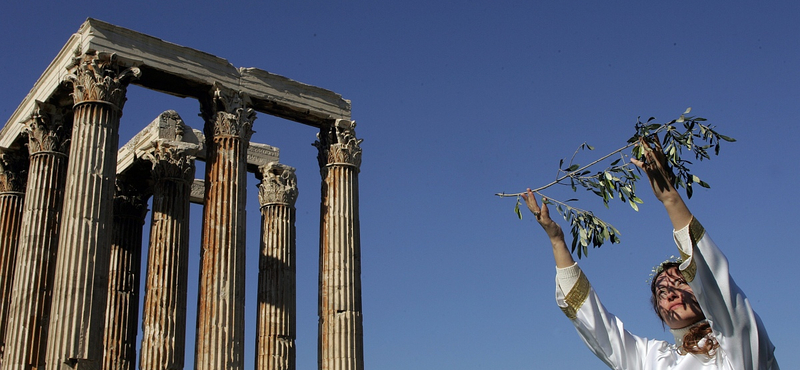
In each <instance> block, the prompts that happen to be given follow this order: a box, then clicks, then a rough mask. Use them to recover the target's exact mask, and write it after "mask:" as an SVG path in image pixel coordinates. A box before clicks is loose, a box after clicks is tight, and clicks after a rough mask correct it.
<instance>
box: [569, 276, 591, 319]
mask: <svg viewBox="0 0 800 370" xmlns="http://www.w3.org/2000/svg"><path fill="white" fill-rule="evenodd" d="M591 287H592V286H591V284H589V279H587V278H586V275H584V274H583V271H581V275H580V276H579V277H578V281H576V282H575V285H574V286H573V287H572V289H570V290H569V293H567V296H566V297H564V301H566V302H567V307H561V311H564V314H565V315H567V317H569V318H570V320H574V319H575V318H576V317H577V316H578V310H579V309H580V308H581V306H583V302H585V301H586V298H587V297H588V296H589V288H591Z"/></svg>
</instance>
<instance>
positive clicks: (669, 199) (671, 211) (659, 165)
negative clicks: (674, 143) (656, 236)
mask: <svg viewBox="0 0 800 370" xmlns="http://www.w3.org/2000/svg"><path fill="white" fill-rule="evenodd" d="M639 145H641V147H642V148H643V149H644V161H640V160H636V159H634V158H631V162H633V164H635V165H636V166H637V167H639V168H641V169H642V171H644V173H645V174H647V179H648V180H650V186H651V187H652V188H653V194H655V196H656V198H657V199H658V200H659V201H661V203H663V204H664V208H666V210H667V214H668V215H669V219H670V221H671V222H672V227H673V228H674V229H675V230H680V229H682V228H683V227H685V226H686V225H688V224H689V222H690V221H692V213H691V212H690V211H689V208H688V207H686V203H684V202H683V198H681V195H680V194H679V193H678V191H677V190H675V187H674V186H672V180H673V178H674V177H675V175H673V174H672V171H670V170H669V167H668V166H667V157H666V156H665V155H664V150H663V149H661V144H660V143H659V141H658V136H655V138H654V140H653V147H651V146H650V144H649V143H648V141H647V140H645V139H644V138H643V137H642V138H639Z"/></svg>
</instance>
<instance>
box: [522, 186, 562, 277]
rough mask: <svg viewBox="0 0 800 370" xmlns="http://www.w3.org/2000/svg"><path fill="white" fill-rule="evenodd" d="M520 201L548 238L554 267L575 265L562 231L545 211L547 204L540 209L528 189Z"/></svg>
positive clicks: (548, 211) (543, 204)
mask: <svg viewBox="0 0 800 370" xmlns="http://www.w3.org/2000/svg"><path fill="white" fill-rule="evenodd" d="M522 199H525V204H526V205H527V206H528V209H529V210H531V212H532V213H533V215H534V216H535V217H536V221H537V222H539V225H541V226H542V228H543V229H544V231H545V232H546V233H547V236H548V237H549V238H550V244H552V245H553V258H555V260H556V267H558V268H565V267H570V266H572V265H574V264H575V260H574V259H573V258H572V254H571V253H569V249H567V243H566V242H565V241H564V231H562V230H561V226H559V225H558V224H557V223H556V222H555V221H553V219H551V218H550V210H548V209H547V204H545V203H544V202H542V205H541V207H540V206H539V203H538V202H537V201H536V196H535V195H534V194H533V191H531V189H530V188H528V191H527V192H526V193H525V194H522Z"/></svg>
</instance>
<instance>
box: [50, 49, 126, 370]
mask: <svg viewBox="0 0 800 370" xmlns="http://www.w3.org/2000/svg"><path fill="white" fill-rule="evenodd" d="M74 70H75V73H76V74H75V75H73V76H72V77H73V98H74V100H75V106H74V107H73V111H74V118H73V131H72V144H71V150H70V154H69V164H68V166H67V183H66V191H65V194H64V208H63V211H62V216H63V219H62V222H61V235H60V239H59V247H58V256H57V258H56V272H55V283H54V284H53V298H52V299H53V300H52V308H51V316H50V332H49V338H48V341H47V355H46V369H48V370H61V369H62V367H63V366H65V365H66V366H68V367H72V368H76V369H81V368H84V367H86V368H98V367H100V366H101V362H102V357H103V335H104V331H103V326H104V315H105V308H106V298H107V291H108V263H109V246H110V243H111V232H110V230H111V224H112V216H113V203H112V201H113V196H114V191H115V188H114V178H115V175H116V165H117V146H118V143H119V132H118V131H119V119H120V116H121V114H122V105H123V103H124V101H125V90H126V88H127V79H126V78H125V79H123V77H125V76H127V75H128V74H127V73H126V72H122V73H119V72H118V69H117V68H116V67H115V65H114V64H113V63H111V58H110V56H105V55H100V56H92V55H86V56H84V57H83V58H81V59H79V60H78V61H77V66H76V68H75V69H74Z"/></svg>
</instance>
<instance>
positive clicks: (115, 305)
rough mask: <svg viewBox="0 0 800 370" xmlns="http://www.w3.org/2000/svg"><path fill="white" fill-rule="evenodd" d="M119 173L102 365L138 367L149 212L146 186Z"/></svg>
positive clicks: (115, 369)
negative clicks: (144, 228)
mask: <svg viewBox="0 0 800 370" xmlns="http://www.w3.org/2000/svg"><path fill="white" fill-rule="evenodd" d="M139 180H140V179H129V178H122V177H117V193H116V195H115V196H114V225H113V236H112V238H111V250H110V258H109V270H108V300H107V303H106V314H105V328H104V330H105V335H104V336H103V348H104V351H103V369H104V370H134V369H136V334H137V332H138V324H139V282H140V281H141V278H140V276H139V275H140V271H141V266H142V226H143V225H144V217H145V215H147V194H146V193H145V192H144V190H146V186H142V185H140V186H136V185H139V184H137V183H142V182H143V181H139Z"/></svg>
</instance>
